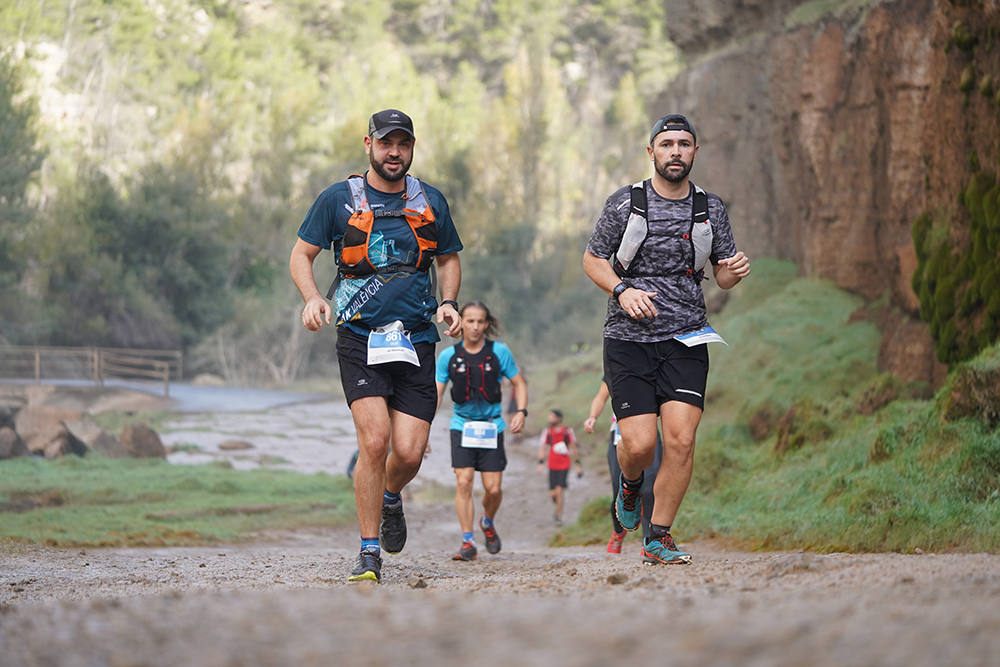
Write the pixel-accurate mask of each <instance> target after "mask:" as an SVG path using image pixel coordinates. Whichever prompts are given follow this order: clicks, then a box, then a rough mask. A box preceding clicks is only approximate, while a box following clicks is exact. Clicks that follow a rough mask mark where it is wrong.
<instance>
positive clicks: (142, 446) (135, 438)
mask: <svg viewBox="0 0 1000 667" xmlns="http://www.w3.org/2000/svg"><path fill="white" fill-rule="evenodd" d="M118 439H119V440H120V441H121V444H122V446H123V447H125V450H126V451H127V452H128V454H129V456H134V457H137V458H161V459H165V458H167V450H166V448H165V447H164V446H163V441H162V440H160V436H159V435H157V433H156V431H154V430H153V429H151V428H149V427H148V426H146V425H145V424H129V425H128V426H126V427H125V428H123V429H122V432H121V435H119V436H118Z"/></svg>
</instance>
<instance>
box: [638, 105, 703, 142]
mask: <svg viewBox="0 0 1000 667" xmlns="http://www.w3.org/2000/svg"><path fill="white" fill-rule="evenodd" d="M668 130H683V131H684V132H690V133H691V136H692V137H694V143H695V144H697V143H698V135H697V133H695V131H694V125H692V124H691V121H689V120H688V119H687V117H686V116H684V115H682V114H679V113H670V114H667V115H666V116H664V117H663V118H661V119H660V120H658V121H656V122H655V123H653V129H652V130H650V131H649V145H650V146H652V145H653V139H655V138H656V135H658V134H659V133H660V132H667V131H668Z"/></svg>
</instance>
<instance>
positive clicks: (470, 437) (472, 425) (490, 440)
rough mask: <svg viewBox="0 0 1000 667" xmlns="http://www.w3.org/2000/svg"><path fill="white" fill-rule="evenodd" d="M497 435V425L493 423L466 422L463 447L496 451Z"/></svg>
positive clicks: (463, 431) (463, 432)
mask: <svg viewBox="0 0 1000 667" xmlns="http://www.w3.org/2000/svg"><path fill="white" fill-rule="evenodd" d="M497 433H498V430H497V425H496V424H494V423H493V422H465V426H463V427H462V446H463V447H472V448H475V449H496V448H497Z"/></svg>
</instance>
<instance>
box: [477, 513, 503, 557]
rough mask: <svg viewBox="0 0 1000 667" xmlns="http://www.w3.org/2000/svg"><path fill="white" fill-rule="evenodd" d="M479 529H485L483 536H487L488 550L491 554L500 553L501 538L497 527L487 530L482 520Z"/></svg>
mask: <svg viewBox="0 0 1000 667" xmlns="http://www.w3.org/2000/svg"><path fill="white" fill-rule="evenodd" d="M479 527H480V528H482V529H483V535H485V536H486V550H487V551H488V552H490V553H491V554H496V553H500V536H499V535H498V534H497V529H496V526H490V527H489V528H487V527H486V526H485V525H483V520H482V519H480V520H479Z"/></svg>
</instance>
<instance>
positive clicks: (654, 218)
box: [587, 181, 736, 343]
mask: <svg viewBox="0 0 1000 667" xmlns="http://www.w3.org/2000/svg"><path fill="white" fill-rule="evenodd" d="M630 187H631V186H625V187H623V188H621V189H619V190H617V191H616V192H615V193H614V194H613V195H611V196H610V197H608V201H607V202H606V203H605V205H604V210H603V211H602V212H601V216H600V217H599V218H598V219H597V224H595V225H594V232H593V234H592V235H591V237H590V242H589V243H588V244H587V250H588V251H589V252H590V253H591V254H592V255H594V256H595V257H600V258H602V259H607V258H609V257H611V255H612V254H614V252H615V251H616V250H617V249H618V245H619V243H621V239H622V235H624V234H625V224H626V223H627V222H628V217H629V209H630V203H631V196H630V194H629V189H630ZM691 192H694V188H692V189H691ZM646 199H647V205H648V207H649V214H648V215H649V217H648V218H647V222H648V224H649V235H648V236H647V238H646V242H645V244H643V246H642V248H640V249H639V253H638V254H637V255H636V258H635V260H633V262H634V264H633V266H634V267H635V273H637V274H639V275H637V276H634V277H630V278H628V279H626V282H627V283H628V284H630V285H631V286H633V287H637V288H639V289H643V290H646V291H648V292H656V294H657V295H656V296H655V297H653V304H654V305H655V306H656V310H657V312H658V314H657V316H656V317H655V318H653V319H651V320H648V319H643V320H634V319H632V318H631V317H629V316H628V315H626V314H625V311H624V310H622V307H621V306H619V305H618V300H617V299H615V298H614V297H611V298H609V299H608V315H607V317H606V318H605V320H604V337H605V338H614V339H617V340H629V341H637V342H642V343H652V342H656V341H662V340H669V339H670V338H673V337H674V336H677V335H680V334H684V333H688V332H691V331H697V330H698V329H700V328H702V327H704V326H706V325H707V324H708V317H707V314H706V311H705V295H704V294H703V293H702V291H701V284H700V281H699V280H696V279H695V278H694V277H692V276H691V275H688V274H687V270H688V269H690V268H691V264H692V262H693V261H694V250H693V248H692V247H691V242H690V241H689V240H687V239H684V238H683V235H684V234H687V233H688V230H689V228H690V226H691V205H692V199H693V198H692V196H691V193H689V194H688V196H687V197H685V198H684V199H679V200H676V199H665V198H663V197H661V196H660V195H658V194H657V193H656V191H655V190H653V187H652V185H650V184H649V182H648V181H647V183H646ZM708 217H709V220H710V222H711V225H712V233H713V239H712V254H711V255H710V257H709V261H710V262H711V263H712V264H713V265H714V264H718V262H719V260H720V259H726V258H729V257H732V256H733V255H735V254H736V244H735V243H734V242H733V231H732V229H731V228H730V227H729V215H728V214H727V213H726V205H725V204H723V203H722V200H721V199H720V198H719V196H718V195H715V194H712V193H711V192H709V193H708ZM708 272H709V271H708V266H707V265H706V267H705V273H706V274H707V273H708Z"/></svg>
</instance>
